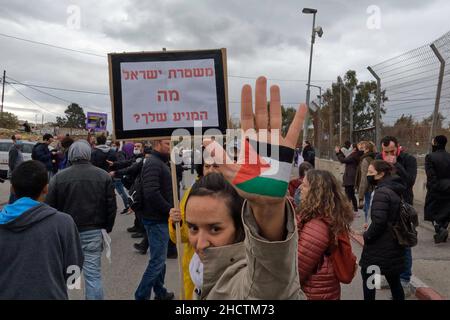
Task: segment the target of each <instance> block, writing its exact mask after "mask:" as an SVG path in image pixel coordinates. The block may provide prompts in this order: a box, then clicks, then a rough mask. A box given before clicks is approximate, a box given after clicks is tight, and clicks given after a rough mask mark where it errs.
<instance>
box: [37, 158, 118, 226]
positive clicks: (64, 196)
mask: <svg viewBox="0 0 450 320" xmlns="http://www.w3.org/2000/svg"><path fill="white" fill-rule="evenodd" d="M46 202H47V203H48V204H49V205H50V206H52V207H53V208H55V209H57V210H59V211H62V212H66V213H68V214H70V215H71V216H72V218H73V220H74V221H75V223H76V225H77V227H78V230H79V231H80V232H83V231H88V230H95V229H106V231H107V232H111V230H112V228H113V226H114V220H115V218H116V211H117V205H116V194H115V192H114V184H113V180H112V178H111V177H110V176H109V175H108V174H107V173H106V172H105V171H104V170H102V169H100V168H97V167H95V166H93V165H92V164H91V163H89V162H88V161H77V162H75V163H73V164H72V165H71V166H70V167H69V168H67V169H64V170H62V171H60V172H58V174H56V175H55V176H54V177H53V178H52V179H51V180H50V186H49V190H48V194H47V198H46Z"/></svg>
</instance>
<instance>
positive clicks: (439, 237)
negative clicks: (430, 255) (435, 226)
mask: <svg viewBox="0 0 450 320" xmlns="http://www.w3.org/2000/svg"><path fill="white" fill-rule="evenodd" d="M447 238H448V230H447V229H444V228H441V229H440V230H439V232H438V233H436V234H435V235H434V243H441V242H447Z"/></svg>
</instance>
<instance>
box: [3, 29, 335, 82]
mask: <svg viewBox="0 0 450 320" xmlns="http://www.w3.org/2000/svg"><path fill="white" fill-rule="evenodd" d="M0 36H3V37H6V38H11V39H15V40H20V41H25V42H29V43H33V44H37V45H43V46H47V47H51V48H54V49H60V50H66V51H71V52H76V53H81V54H87V55H91V56H95V57H101V58H106V57H107V54H106V53H105V54H98V53H93V52H88V51H82V50H76V49H71V48H66V47H62V46H56V45H53V44H50V43H45V42H40V41H34V40H29V39H24V38H19V37H15V36H11V35H8V34H4V33H0ZM228 77H230V78H240V79H251V80H255V79H257V78H258V77H250V76H241V75H228ZM267 80H270V81H288V82H289V81H291V82H307V81H308V80H307V79H272V78H268V79H267ZM330 81H334V80H314V82H330Z"/></svg>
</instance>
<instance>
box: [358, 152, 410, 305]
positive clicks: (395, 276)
mask: <svg viewBox="0 0 450 320" xmlns="http://www.w3.org/2000/svg"><path fill="white" fill-rule="evenodd" d="M367 180H368V182H369V183H370V184H372V185H373V186H374V187H375V192H374V196H373V200H372V208H371V211H370V218H371V220H372V222H371V224H370V226H369V228H368V229H367V231H366V232H364V235H363V236H364V247H363V251H362V254H361V261H360V262H359V265H360V266H361V275H362V279H363V291H364V300H375V294H376V287H375V285H374V284H373V281H372V280H370V279H369V278H371V277H372V278H373V275H374V272H375V275H376V276H378V277H379V276H380V274H382V275H384V276H385V277H386V280H387V282H388V283H389V287H390V289H391V293H392V298H393V299H394V300H404V299H405V294H404V291H403V287H402V285H401V282H400V274H401V273H402V272H403V271H404V269H405V262H406V261H405V248H404V247H402V246H400V245H399V243H398V241H397V239H396V238H395V237H394V235H393V231H392V225H393V224H394V223H395V222H396V221H398V220H399V218H400V200H401V196H402V194H403V193H404V192H405V189H406V188H405V186H404V185H403V183H402V180H401V178H400V177H398V176H397V175H395V174H394V167H393V166H392V165H391V164H390V163H388V162H386V161H383V160H375V161H372V162H371V163H370V165H369V169H368V171H367ZM375 279H376V278H375ZM375 284H376V283H375Z"/></svg>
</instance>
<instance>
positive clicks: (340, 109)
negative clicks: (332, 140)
mask: <svg viewBox="0 0 450 320" xmlns="http://www.w3.org/2000/svg"><path fill="white" fill-rule="evenodd" d="M339 146H340V147H342V79H341V78H340V77H339Z"/></svg>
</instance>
